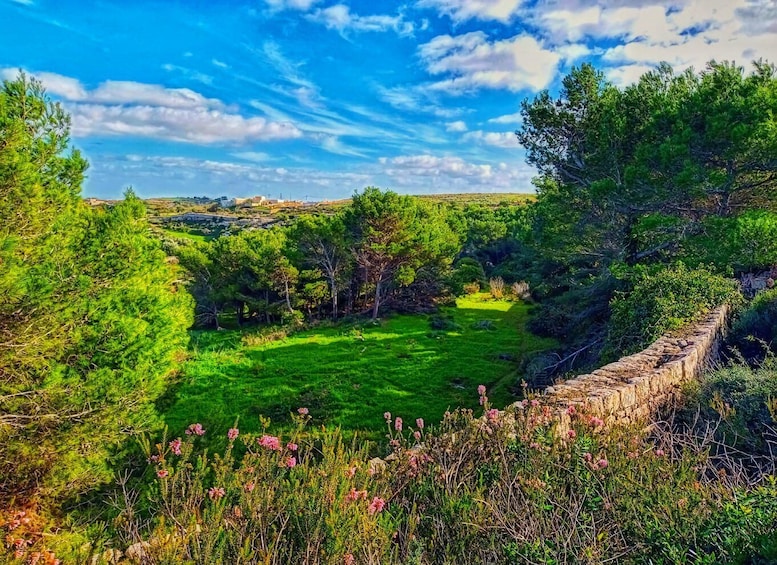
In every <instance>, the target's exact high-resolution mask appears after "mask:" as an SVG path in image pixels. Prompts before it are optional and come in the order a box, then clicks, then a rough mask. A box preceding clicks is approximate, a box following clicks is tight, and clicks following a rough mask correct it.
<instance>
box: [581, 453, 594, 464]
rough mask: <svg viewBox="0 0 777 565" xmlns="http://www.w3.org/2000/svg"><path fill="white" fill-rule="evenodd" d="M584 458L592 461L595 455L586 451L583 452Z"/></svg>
mask: <svg viewBox="0 0 777 565" xmlns="http://www.w3.org/2000/svg"><path fill="white" fill-rule="evenodd" d="M583 459H585V460H586V461H588V462H589V463H590V462H591V461H592V460H593V457H592V456H591V454H590V453H584V454H583Z"/></svg>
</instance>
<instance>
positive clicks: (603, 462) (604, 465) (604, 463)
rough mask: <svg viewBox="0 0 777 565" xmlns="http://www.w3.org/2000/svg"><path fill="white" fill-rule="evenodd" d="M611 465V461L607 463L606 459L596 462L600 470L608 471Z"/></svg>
mask: <svg viewBox="0 0 777 565" xmlns="http://www.w3.org/2000/svg"><path fill="white" fill-rule="evenodd" d="M609 464H610V463H609V461H607V459H604V458H602V459H599V461H597V462H596V465H597V467H599V468H600V469H606V468H607V466H608V465H609Z"/></svg>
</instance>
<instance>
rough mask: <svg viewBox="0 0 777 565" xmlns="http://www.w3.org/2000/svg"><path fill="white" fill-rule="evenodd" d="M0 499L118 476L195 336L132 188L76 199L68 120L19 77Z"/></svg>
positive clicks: (3, 290) (0, 195)
mask: <svg viewBox="0 0 777 565" xmlns="http://www.w3.org/2000/svg"><path fill="white" fill-rule="evenodd" d="M0 130H2V135H0V137H2V139H3V140H4V141H3V144H2V145H0V263H1V264H2V265H3V267H4V268H3V269H1V270H0V296H2V300H0V338H1V339H0V506H5V505H6V504H8V503H9V501H15V502H16V503H17V504H23V503H24V502H25V501H28V500H30V499H33V498H38V497H41V496H44V497H45V496H49V497H54V496H60V497H61V496H65V495H67V496H78V495H79V494H80V493H82V492H85V491H87V490H89V489H90V488H92V487H94V486H95V485H96V484H99V483H101V482H104V481H105V480H107V479H109V478H110V476H111V469H110V466H111V464H112V461H113V460H112V457H115V456H117V455H120V454H121V452H120V451H119V450H120V448H121V447H122V446H123V445H124V442H125V440H126V438H127V437H128V436H130V435H132V434H134V433H137V432H140V431H147V430H151V429H154V428H155V426H157V425H158V424H159V421H158V419H157V417H156V414H155V411H154V409H153V401H154V400H155V399H156V398H157V397H158V396H159V395H160V394H161V393H162V392H163V391H164V388H165V382H166V378H167V376H168V375H169V374H170V372H171V371H172V370H173V369H174V367H175V362H176V359H177V355H178V354H179V352H180V351H181V349H182V348H183V347H185V345H186V342H187V341H188V337H187V333H186V330H187V328H188V326H189V325H190V323H191V318H190V313H189V311H190V308H191V304H190V299H189V297H188V295H187V294H186V293H185V292H183V291H181V290H180V289H178V288H177V287H176V286H175V285H174V279H175V273H174V271H173V270H172V269H171V267H170V266H169V265H168V264H166V257H165V254H164V253H163V252H162V250H161V249H160V245H159V243H158V241H157V240H156V239H155V238H153V237H152V236H151V234H150V230H149V226H148V224H147V222H146V219H145V208H144V206H143V204H142V203H141V202H140V201H139V200H138V199H137V198H136V197H135V196H134V195H133V194H132V193H131V192H128V193H127V195H126V199H125V200H124V201H123V202H121V203H119V204H117V205H115V206H113V207H111V208H109V209H106V210H103V209H92V208H90V207H87V206H86V205H84V204H83V203H81V202H80V198H79V191H80V182H81V180H82V177H83V172H84V170H85V168H86V163H85V162H84V161H83V159H82V158H81V157H80V155H79V154H78V153H77V152H72V153H70V154H69V155H65V154H64V152H65V150H66V148H67V146H68V119H67V116H66V115H65V114H64V113H63V112H62V110H61V109H60V108H59V106H58V105H56V104H51V103H50V102H48V100H47V99H46V98H45V95H44V93H43V91H42V89H41V88H40V85H38V84H37V83H35V82H34V81H29V80H28V79H27V78H26V77H24V76H23V75H22V76H21V77H19V78H18V79H16V80H15V81H12V82H6V83H5V84H4V87H3V90H2V91H1V92H0Z"/></svg>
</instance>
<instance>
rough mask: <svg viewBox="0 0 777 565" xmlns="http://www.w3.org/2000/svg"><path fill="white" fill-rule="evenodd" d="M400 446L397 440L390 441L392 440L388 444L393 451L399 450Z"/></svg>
mask: <svg viewBox="0 0 777 565" xmlns="http://www.w3.org/2000/svg"><path fill="white" fill-rule="evenodd" d="M400 445H401V444H400V443H399V440H398V439H392V440H391V441H390V442H389V446H391V447H393V448H394V449H399V446H400Z"/></svg>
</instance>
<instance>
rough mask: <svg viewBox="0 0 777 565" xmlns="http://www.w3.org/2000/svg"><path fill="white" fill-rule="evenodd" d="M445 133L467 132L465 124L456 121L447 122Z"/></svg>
mask: <svg viewBox="0 0 777 565" xmlns="http://www.w3.org/2000/svg"><path fill="white" fill-rule="evenodd" d="M445 131H452V132H462V131H467V124H465V123H464V122H463V121H461V120H457V121H455V122H447V123H446V124H445Z"/></svg>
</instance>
